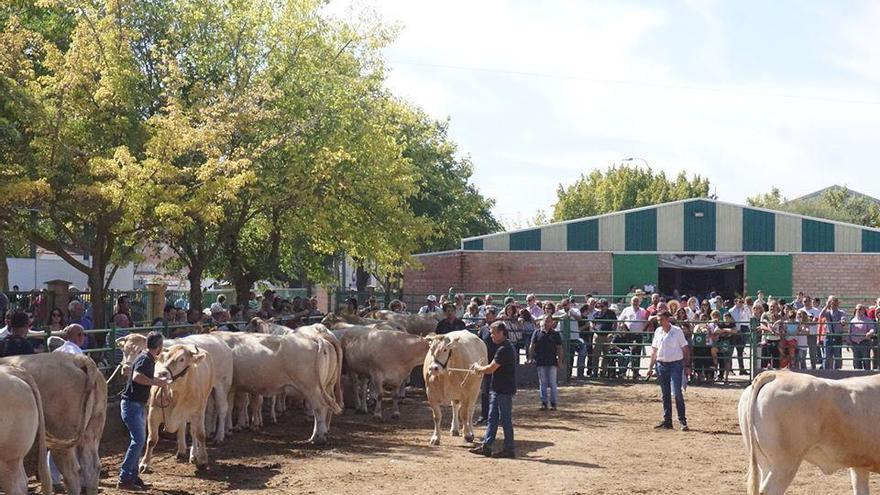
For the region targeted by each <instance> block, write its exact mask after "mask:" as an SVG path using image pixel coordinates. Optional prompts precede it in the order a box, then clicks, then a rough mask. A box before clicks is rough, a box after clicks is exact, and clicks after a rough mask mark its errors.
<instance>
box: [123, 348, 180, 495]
mask: <svg viewBox="0 0 880 495" xmlns="http://www.w3.org/2000/svg"><path fill="white" fill-rule="evenodd" d="M162 343H163V339H162V334H161V333H159V332H150V334H149V335H147V350H145V351H144V352H142V353H140V354H139V355H138V357H136V358H135V360H134V364H132V367H131V374H130V375H128V381H127V382H126V383H125V389H123V391H122V402H121V404H120V410H121V411H122V422H123V423H125V427H126V428H128V433H129V434H130V435H131V443H130V444H129V446H128V450H127V451H126V452H125V459H124V460H123V461H122V467H121V468H120V469H119V483H117V485H116V487H117V488H120V489H123V490H131V491H141V490H144V489H146V487H147V485H146V484H145V483H144V481H143V480H141V478H140V476H138V460H139V459H140V457H141V452H142V451H143V450H144V444H145V443H146V439H147V432H146V429H147V423H146V417H147V414H146V408H147V401H148V400H149V399H150V387H151V386H156V387H167V386H168V384H167V383H166V382H164V381H162V380H157V379H155V378H153V373H154V370H155V367H156V358H157V357H158V356H159V354H161V353H162Z"/></svg>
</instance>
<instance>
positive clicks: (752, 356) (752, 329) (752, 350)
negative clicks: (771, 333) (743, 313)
mask: <svg viewBox="0 0 880 495" xmlns="http://www.w3.org/2000/svg"><path fill="white" fill-rule="evenodd" d="M757 328H758V326H757V319H756V318H752V319H751V321H749V383H751V382H752V380H754V379H755V372H756V371H757V369H758V367H757V366H756V364H757V359H758V345H757V341H758V339H757V332H756V331H757Z"/></svg>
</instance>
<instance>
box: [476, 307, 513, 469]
mask: <svg viewBox="0 0 880 495" xmlns="http://www.w3.org/2000/svg"><path fill="white" fill-rule="evenodd" d="M490 333H491V335H492V342H494V343H495V345H496V346H497V349H496V350H495V356H494V358H493V359H492V362H490V363H489V364H487V365H485V366H481V365H479V364H477V363H474V364H473V365H471V370H473V371H474V372H476V373H483V374H485V375H491V376H492V385H491V391H490V393H489V421H488V424H487V425H486V435H485V436H484V437H483V444H482V445H479V446H477V447H475V448H473V449H471V452H472V453H474V454H480V455H484V456H486V457H490V456H492V455H493V454H492V443H493V442H494V441H495V436H496V434H497V433H498V423H499V422H500V423H501V427H502V428H503V429H504V449H503V450H502V451H501V452H499V453H498V454H495V455H494V457H506V458H510V459H512V458H514V457H516V454H515V452H514V450H513V395H514V394H516V348H514V346H513V344H512V343H511V342H510V341H509V340H508V339H507V327H506V326H505V325H504V323H497V324H495V325H492V326H491V328H490Z"/></svg>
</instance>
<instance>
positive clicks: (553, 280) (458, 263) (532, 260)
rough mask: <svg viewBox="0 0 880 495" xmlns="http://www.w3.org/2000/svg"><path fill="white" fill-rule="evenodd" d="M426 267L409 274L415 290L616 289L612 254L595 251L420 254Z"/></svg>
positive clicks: (410, 289)
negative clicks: (614, 286)
mask: <svg viewBox="0 0 880 495" xmlns="http://www.w3.org/2000/svg"><path fill="white" fill-rule="evenodd" d="M419 260H420V261H421V262H422V265H423V269H422V270H408V271H406V272H405V273H404V290H405V291H406V292H407V293H410V294H428V293H438V292H445V291H446V290H447V289H449V287H455V288H456V290H458V291H464V292H506V291H507V289H509V288H512V289H514V290H515V291H517V292H539V293H561V292H565V291H567V290H568V289H569V288H571V289H574V290H575V292H576V293H578V294H583V293H585V292H593V293H598V294H609V293H610V292H611V254H610V253H595V252H567V253H542V252H478V251H468V252H456V253H448V254H447V253H444V254H439V255H430V256H421V257H419Z"/></svg>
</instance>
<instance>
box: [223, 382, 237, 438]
mask: <svg viewBox="0 0 880 495" xmlns="http://www.w3.org/2000/svg"><path fill="white" fill-rule="evenodd" d="M233 409H235V392H233V391H232V389H231V388H230V389H229V395H227V396H226V418H224V421H226V432H225V433H226V434H232V429H233V426H232V411H233Z"/></svg>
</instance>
